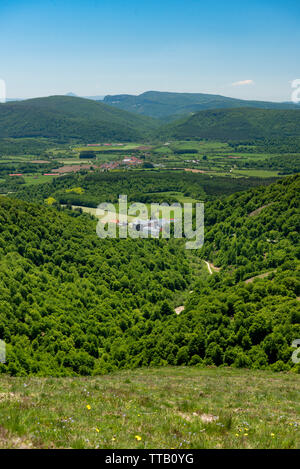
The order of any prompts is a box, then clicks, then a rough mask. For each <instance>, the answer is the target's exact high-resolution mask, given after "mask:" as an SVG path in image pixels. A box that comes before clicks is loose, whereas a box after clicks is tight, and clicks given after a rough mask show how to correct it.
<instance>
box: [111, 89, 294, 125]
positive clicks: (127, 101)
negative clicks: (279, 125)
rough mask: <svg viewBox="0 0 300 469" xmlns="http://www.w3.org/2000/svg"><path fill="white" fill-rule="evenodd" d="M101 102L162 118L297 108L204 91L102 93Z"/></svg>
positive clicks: (289, 104) (292, 105)
mask: <svg viewBox="0 0 300 469" xmlns="http://www.w3.org/2000/svg"><path fill="white" fill-rule="evenodd" d="M103 102H104V103H106V104H109V105H111V106H115V107H118V108H119V109H123V110H125V111H129V112H134V113H137V114H142V115H145V116H149V117H154V118H158V119H162V120H166V121H172V120H176V119H178V118H180V117H182V116H184V115H189V114H191V113H194V112H198V111H203V110H209V109H228V108H240V107H250V108H258V109H278V110H279V109H300V105H298V104H294V103H273V102H267V101H246V100H243V99H236V98H228V97H226V96H221V95H213V94H204V93H171V92H162V91H146V92H145V93H142V94H140V95H138V96H134V95H129V94H120V95H108V96H105V98H104V100H103Z"/></svg>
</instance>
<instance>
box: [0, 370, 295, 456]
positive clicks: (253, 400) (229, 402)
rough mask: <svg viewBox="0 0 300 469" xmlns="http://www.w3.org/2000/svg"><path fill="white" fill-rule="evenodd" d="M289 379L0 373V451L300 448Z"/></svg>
mask: <svg viewBox="0 0 300 469" xmlns="http://www.w3.org/2000/svg"><path fill="white" fill-rule="evenodd" d="M299 411H300V379H299V376H298V375H295V374H292V373H272V372H268V371H253V370H251V371H250V370H245V369H243V370H239V369H229V368H198V367H166V368H159V369H157V368H148V369H138V370H133V371H132V370H126V371H121V372H116V373H112V374H110V375H104V376H98V377H87V378H85V377H82V378H51V377H48V378H39V377H24V378H12V377H9V376H4V375H3V376H1V377H0V422H1V423H0V448H104V449H107V448H116V449H117V448H132V449H140V448H158V449H161V448H166V449H171V448H172V449H177V448H182V449H184V448H241V449H243V448H247V449H250V448H287V449H288V448H299V447H300V432H299V429H300V412H299Z"/></svg>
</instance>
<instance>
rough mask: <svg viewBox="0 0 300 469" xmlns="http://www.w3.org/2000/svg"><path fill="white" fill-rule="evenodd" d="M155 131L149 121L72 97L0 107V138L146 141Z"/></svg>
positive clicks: (64, 140)
mask: <svg viewBox="0 0 300 469" xmlns="http://www.w3.org/2000/svg"><path fill="white" fill-rule="evenodd" d="M155 127H156V122H155V121H154V120H152V119H151V118H148V117H143V116H136V115H135V114H131V113H129V112H126V111H122V110H120V109H115V108H113V107H112V106H108V105H106V104H103V103H102V102H96V101H93V100H89V99H84V98H78V97H74V96H50V97H47V98H35V99H29V100H26V101H17V102H10V103H5V104H0V138H7V137H13V138H20V137H47V138H51V139H55V140H56V141H62V142H68V141H70V140H72V139H76V140H85V141H87V140H90V141H92V142H94V141H97V142H98V141H99V142H101V141H105V140H114V141H121V140H122V141H134V140H141V139H145V138H147V136H148V134H149V132H151V131H152V130H153V128H155Z"/></svg>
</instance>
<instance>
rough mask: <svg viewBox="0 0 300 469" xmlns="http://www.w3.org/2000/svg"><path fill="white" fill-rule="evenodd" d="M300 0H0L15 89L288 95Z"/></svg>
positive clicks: (7, 66) (5, 54)
mask: <svg viewBox="0 0 300 469" xmlns="http://www.w3.org/2000/svg"><path fill="white" fill-rule="evenodd" d="M299 24H300V2H299V0H251V1H247V0H244V1H237V0H226V1H225V0H214V1H210V2H209V1H207V0H205V1H202V0H172V1H169V0H160V1H158V0H151V1H150V0H147V1H145V0H140V1H137V0H84V1H83V0H42V1H41V0H39V1H37V0H1V1H0V44H1V54H0V57H1V61H0V79H4V80H5V81H6V86H7V94H8V96H9V97H35V96H47V95H52V94H65V93H67V92H70V91H72V92H74V93H76V94H78V95H105V94H117V93H130V94H138V93H141V92H143V91H146V90H160V91H180V92H207V93H216V94H223V95H227V96H233V97H240V98H245V99H254V98H257V99H266V100H274V101H283V100H290V95H291V85H290V82H291V81H292V80H294V79H296V78H300V60H299V58H300V28H299Z"/></svg>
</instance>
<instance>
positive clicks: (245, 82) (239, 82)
mask: <svg viewBox="0 0 300 469" xmlns="http://www.w3.org/2000/svg"><path fill="white" fill-rule="evenodd" d="M245 85H254V81H253V80H242V81H235V82H234V83H232V84H231V86H245Z"/></svg>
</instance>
